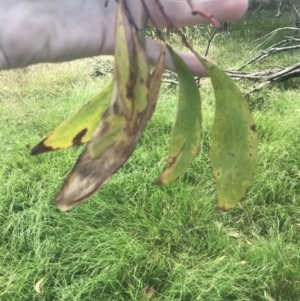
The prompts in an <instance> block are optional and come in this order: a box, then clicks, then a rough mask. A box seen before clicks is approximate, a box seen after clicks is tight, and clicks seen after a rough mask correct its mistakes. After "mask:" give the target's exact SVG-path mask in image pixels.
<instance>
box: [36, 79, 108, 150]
mask: <svg viewBox="0 0 300 301" xmlns="http://www.w3.org/2000/svg"><path fill="white" fill-rule="evenodd" d="M112 91H113V81H112V82H110V83H109V84H108V85H107V86H106V87H105V88H104V89H103V90H102V91H101V92H100V93H98V94H97V95H95V96H94V97H93V98H92V99H91V100H89V101H88V102H87V103H86V104H85V105H84V106H83V107H82V108H80V109H79V111H77V113H75V114H74V115H73V116H72V117H70V118H69V119H67V120H65V121H64V122H63V123H62V124H61V125H59V126H58V127H57V128H56V129H55V130H54V131H53V132H52V133H51V134H50V135H49V136H48V137H46V138H45V139H44V140H42V141H41V142H40V143H39V144H38V145H36V146H35V147H34V148H33V149H32V151H31V154H32V155H37V154H41V153H44V152H49V151H54V150H60V149H65V148H68V147H71V146H74V145H81V144H84V143H86V142H88V141H89V140H90V139H91V137H92V135H93V134H94V132H95V130H96V129H97V126H98V124H99V121H100V120H101V118H102V116H103V114H104V113H105V111H106V110H107V109H108V107H109V101H110V99H111V96H112Z"/></svg>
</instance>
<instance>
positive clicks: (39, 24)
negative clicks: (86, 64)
mask: <svg viewBox="0 0 300 301" xmlns="http://www.w3.org/2000/svg"><path fill="white" fill-rule="evenodd" d="M105 2H106V0H84V1H82V0H39V1H36V0H0V12H1V13H0V70H4V69H13V68H19V67H25V66H28V65H32V64H36V63H40V62H62V61H69V60H74V59H78V58H84V57H90V56H96V55H101V54H113V50H114V44H115V34H114V30H115V19H116V11H117V3H116V1H115V0H109V1H108V6H107V7H105ZM144 2H145V3H146V5H147V7H148V10H149V12H150V15H151V17H152V19H153V20H154V21H155V24H156V25H157V26H163V27H165V26H167V24H166V21H165V19H164V18H163V16H162V14H161V11H160V10H159V8H158V7H157V4H156V2H155V0H145V1H144ZM160 2H161V3H162V5H163V7H164V10H165V12H166V14H167V15H168V17H169V19H170V20H171V21H172V23H173V24H175V25H176V26H178V27H180V26H185V25H195V24H200V23H207V22H208V21H207V19H205V18H203V17H200V16H198V15H197V16H193V15H192V14H191V8H190V6H189V5H188V2H187V0H160ZM126 3H127V5H128V8H129V11H130V13H131V14H132V16H133V18H134V21H135V22H136V24H138V25H142V24H141V20H142V16H143V13H144V9H143V5H142V2H141V0H126ZM192 3H193V6H194V9H195V10H199V11H204V12H206V13H210V14H213V16H214V17H215V19H216V20H218V21H220V22H224V21H233V20H236V19H238V18H240V17H241V16H242V15H243V14H244V13H245V12H246V10H247V7H248V0H194V1H192ZM160 49H161V46H160V44H159V43H157V42H156V41H154V40H151V39H148V40H147V48H146V50H147V55H148V59H149V62H150V63H151V64H155V62H156V61H157V58H158V56H159V53H160ZM180 55H181V57H182V58H183V59H184V60H185V62H186V63H187V65H188V66H189V68H190V69H191V71H192V72H193V73H194V74H195V75H199V76H202V75H205V71H204V69H203V68H202V66H201V64H200V63H199V61H198V59H197V58H196V57H195V56H194V55H193V54H188V53H180ZM165 67H166V68H167V69H170V70H174V66H173V63H172V59H171V57H170V55H169V54H168V53H167V55H166V60H165Z"/></svg>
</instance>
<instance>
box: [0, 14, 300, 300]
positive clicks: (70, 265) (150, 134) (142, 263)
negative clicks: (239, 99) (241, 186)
mask: <svg viewBox="0 0 300 301" xmlns="http://www.w3.org/2000/svg"><path fill="white" fill-rule="evenodd" d="M272 16H273V14H271V15H270V14H267V13H261V14H256V15H255V16H253V15H248V17H246V18H244V19H242V20H240V21H239V22H237V23H234V24H232V25H231V29H230V32H229V33H220V34H218V35H217V36H216V38H215V40H214V42H213V45H212V47H211V50H210V54H211V57H212V58H213V59H214V60H215V61H216V62H217V63H218V64H220V66H221V67H223V68H235V67H238V66H240V65H241V64H242V63H243V62H244V61H246V60H247V59H248V58H249V57H250V56H251V54H250V51H251V50H252V49H253V47H254V46H256V45H258V44H259V42H256V43H253V42H252V41H253V40H254V39H257V38H259V37H261V36H263V35H265V34H267V33H268V32H269V31H271V30H272V29H275V28H276V27H278V24H279V23H281V24H282V25H285V24H288V21H289V20H288V19H287V18H282V19H279V20H278V19H275V18H273V17H272ZM265 20H270V21H268V22H265ZM275 21H276V22H277V23H275ZM203 31H204V33H203V36H196V37H194V39H193V41H195V40H197V43H198V45H197V48H198V49H199V50H200V52H203V50H204V49H205V46H206V42H205V40H206V39H207V37H208V35H209V34H208V32H207V30H206V29H203ZM179 47H180V45H179ZM98 60H99V59H98V58H97V59H85V60H79V61H75V62H71V63H63V64H57V65H51V64H41V65H37V66H33V67H28V68H25V69H22V70H14V71H6V72H1V73H0V124H1V132H0V153H1V156H0V166H1V168H0V231H1V234H0V300H3V301H15V300H18V301H19V300H20V301H35V300H41V301H42V300H43V301H56V300H66V301H67V300H74V301H75V300H76V301H89V300H91V301H93V300H95V301H96V300H97V301H98V300H100V301H102V300H103V301H112V300H116V301H121V300H124V301H129V300H155V301H175V300H178V301H179V300H180V301H196V300H197V301H202V300H203V301H230V300H236V301H247V300H249V301H250V300H251V301H263V300H267V301H273V300H276V301H296V300H299V298H300V91H299V84H300V80H299V79H294V80H291V81H289V82H287V83H284V84H280V85H277V86H275V87H273V88H267V89H264V90H262V91H261V92H259V93H255V94H253V95H252V96H251V98H250V99H249V104H250V107H251V109H252V111H253V113H254V116H255V120H256V123H257V129H258V132H259V137H260V143H259V164H258V168H257V172H256V176H255V179H254V181H253V184H252V186H251V188H250V190H249V191H248V193H247V195H246V196H245V198H244V200H243V202H242V203H241V204H240V205H239V206H237V208H235V209H234V210H232V211H230V212H228V213H225V214H220V213H216V212H215V207H216V188H215V183H214V178H213V175H212V170H211V167H210V163H209V157H208V151H209V144H210V129H211V125H212V120H213V112H214V111H213V110H214V102H213V95H212V88H211V86H210V84H209V81H208V80H204V81H203V82H202V88H201V94H202V102H203V119H204V137H203V144H202V152H201V154H199V156H198V157H197V158H196V160H195V162H194V163H193V165H192V166H191V168H190V169H189V170H188V171H187V172H186V173H185V174H184V175H183V176H182V177H181V178H180V179H178V180H177V181H175V182H174V183H172V184H170V185H167V186H164V187H160V186H155V185H153V184H152V182H153V181H154V180H155V179H156V178H157V177H158V176H159V174H160V172H161V171H162V169H163V167H164V166H165V164H166V161H165V159H166V156H167V150H168V141H169V137H170V133H171V130H172V124H173V122H174V115H175V113H176V102H177V94H176V93H177V90H176V89H177V88H176V87H170V86H168V85H167V84H163V87H162V91H161V94H160V98H159V104H158V108H157V111H156V113H155V115H154V117H153V118H152V120H151V121H150V122H149V124H148V126H147V128H146V130H145V132H144V134H143V135H142V137H141V140H140V142H139V144H138V146H137V148H136V150H135V152H134V154H133V155H132V157H131V158H130V160H129V161H128V162H127V163H126V164H125V165H124V166H123V167H122V168H121V169H120V170H119V171H118V173H117V174H116V175H114V176H113V178H112V179H111V180H110V181H109V182H108V183H107V184H106V185H105V186H104V187H103V188H102V189H101V190H100V191H99V192H98V193H97V194H96V195H95V196H94V197H93V198H92V199H91V200H90V201H88V202H86V203H84V204H83V205H81V206H79V207H78V208H76V209H74V210H72V211H70V212H67V213H62V212H60V211H59V210H58V209H57V208H56V206H55V205H54V202H53V199H54V197H55V194H56V192H57V191H58V189H59V187H60V186H61V185H62V183H63V180H64V178H65V177H66V175H67V174H68V172H69V171H70V169H71V168H72V166H73V164H74V163H75V161H76V158H77V157H78V155H79V154H80V153H81V152H82V150H83V147H81V148H73V149H69V150H66V151H59V152H56V153H49V154H44V155H41V156H36V157H32V156H30V149H31V148H32V147H33V146H35V145H36V144H37V143H38V142H40V140H41V139H42V138H43V137H45V135H47V133H49V132H50V131H51V130H52V129H53V128H55V127H56V126H57V125H58V124H59V123H60V122H62V121H63V120H64V119H66V118H67V117H68V116H69V115H71V114H72V113H73V112H75V111H76V109H77V108H79V107H80V106H81V105H82V104H83V103H84V102H85V101H86V100H88V99H89V98H90V97H91V96H93V95H94V94H96V93H97V92H98V91H99V90H100V89H101V88H103V87H104V86H105V85H106V84H107V83H108V81H109V80H110V79H111V76H112V75H107V76H100V77H92V76H91V74H92V73H93V69H94V66H95V65H96V64H97V61H98ZM297 60H299V52H298V53H297V52H296V51H295V52H290V53H289V54H278V55H276V56H274V57H271V58H269V59H268V60H266V61H263V62H262V63H257V64H255V65H253V66H251V68H253V69H255V68H264V67H265V66H270V65H272V64H273V65H274V66H277V65H278V64H281V65H282V66H288V65H291V64H293V63H295V62H296V61H297ZM249 70H250V69H249Z"/></svg>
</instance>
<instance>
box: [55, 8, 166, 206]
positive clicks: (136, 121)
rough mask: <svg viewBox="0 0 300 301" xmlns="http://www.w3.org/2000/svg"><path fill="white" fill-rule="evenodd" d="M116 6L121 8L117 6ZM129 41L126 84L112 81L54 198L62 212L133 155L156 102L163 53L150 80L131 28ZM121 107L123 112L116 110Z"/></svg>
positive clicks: (117, 68)
mask: <svg viewBox="0 0 300 301" xmlns="http://www.w3.org/2000/svg"><path fill="white" fill-rule="evenodd" d="M119 5H120V6H121V2H120V3H119ZM120 18H122V14H121V13H120V10H119V14H118V21H117V36H118V37H119V38H120V35H121V39H123V36H122V35H123V34H124V33H125V31H124V30H123V27H124V24H123V23H122V22H120ZM122 32H123V33H122ZM132 39H133V48H134V55H133V59H132V61H131V63H130V69H131V72H130V78H129V81H127V82H126V81H123V80H116V84H115V89H114V93H113V95H112V99H111V105H110V108H109V109H108V110H107V112H106V113H105V114H104V116H103V119H102V120H101V122H100V124H99V126H98V129H97V130H96V132H95V134H94V135H93V137H92V139H91V141H90V142H89V144H88V147H87V149H86V150H85V151H84V152H83V153H82V155H81V156H80V157H79V159H78V161H77V162H76V164H75V166H74V168H73V170H72V172H71V173H70V175H69V176H68V178H67V179H66V181H65V183H64V185H63V187H62V188H61V190H60V191H59V193H58V195H57V198H56V204H57V205H58V207H59V209H60V210H62V211H67V210H70V209H72V208H74V207H75V206H77V205H79V204H80V203H82V202H84V201H86V200H87V199H89V198H90V197H91V196H92V195H93V194H94V193H95V192H96V191H97V190H98V189H99V188H100V187H101V186H103V185H104V184H105V183H106V182H107V181H108V180H109V179H110V177H111V176H112V175H113V174H114V173H115V172H116V171H117V170H118V169H119V168H120V167H121V166H122V165H123V164H124V163H125V162H126V161H127V159H128V158H129V156H130V155H131V153H132V152H133V150H134V148H135V146H136V144H137V142H138V140H139V138H140V136H141V133H142V131H143V129H144V128H145V126H146V124H147V121H148V120H149V118H150V117H151V113H152V110H153V107H155V104H156V101H157V97H156V99H154V98H153V97H155V96H157V94H158V92H157V90H158V89H159V88H158V86H159V85H160V83H158V81H157V80H156V78H161V76H162V72H163V66H164V60H163V59H162V58H161V57H162V56H163V55H164V53H165V52H164V51H162V53H161V57H160V59H159V63H158V64H159V66H157V67H156V68H155V70H154V73H153V74H155V78H153V76H151V77H150V73H149V65H148V61H147V56H146V53H145V50H144V48H143V46H142V45H141V44H140V42H139V40H138V36H137V32H136V31H135V29H134V28H132ZM126 45H127V44H126ZM118 47H121V48H122V49H123V47H124V45H121V44H120V43H117V44H116V50H115V51H116V52H118V51H120V49H119V48H118ZM125 51H127V50H125ZM116 60H117V58H116ZM122 64H123V61H121V60H117V62H116V63H115V76H116V77H118V78H125V77H124V74H123V72H125V71H124V66H123V65H122ZM125 64H126V63H125ZM157 70H159V71H160V72H158V71H157ZM126 74H127V71H126ZM149 85H152V86H153V87H154V89H155V92H157V94H156V93H152V92H151V93H150V91H149ZM126 89H127V91H130V93H131V95H132V98H131V100H132V104H133V105H132V106H131V110H129V107H126V104H125V102H126V99H124V97H123V96H124V91H125V90H126ZM127 94H128V93H127ZM150 96H151V100H150V99H149V97H150ZM124 107H125V108H126V109H125V110H120V108H124Z"/></svg>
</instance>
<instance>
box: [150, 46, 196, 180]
mask: <svg viewBox="0 0 300 301" xmlns="http://www.w3.org/2000/svg"><path fill="white" fill-rule="evenodd" d="M168 48H169V51H170V53H171V56H172V59H173V62H174V65H175V68H176V72H177V73H178V81H179V100H178V107H177V116H176V121H175V125H174V128H173V133H172V137H171V141H170V146H169V154H168V159H167V162H168V163H169V165H168V166H167V167H166V168H165V169H164V171H163V173H162V174H161V176H160V177H159V178H158V179H157V180H156V182H155V183H156V184H168V183H170V182H171V181H173V180H174V179H176V178H178V177H179V176H180V175H182V174H183V173H184V172H185V171H186V169H187V168H188V167H189V166H190V165H191V163H192V162H193V161H194V159H195V157H196V155H197V153H198V151H199V148H200V144H201V139H202V115H201V100H200V94H199V90H198V87H197V84H196V82H195V79H194V76H193V74H192V73H191V71H190V70H189V68H188V67H187V66H186V64H185V63H184V61H183V60H182V59H181V58H180V57H179V56H178V55H177V54H176V53H175V52H174V51H173V50H172V48H171V47H168Z"/></svg>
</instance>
